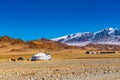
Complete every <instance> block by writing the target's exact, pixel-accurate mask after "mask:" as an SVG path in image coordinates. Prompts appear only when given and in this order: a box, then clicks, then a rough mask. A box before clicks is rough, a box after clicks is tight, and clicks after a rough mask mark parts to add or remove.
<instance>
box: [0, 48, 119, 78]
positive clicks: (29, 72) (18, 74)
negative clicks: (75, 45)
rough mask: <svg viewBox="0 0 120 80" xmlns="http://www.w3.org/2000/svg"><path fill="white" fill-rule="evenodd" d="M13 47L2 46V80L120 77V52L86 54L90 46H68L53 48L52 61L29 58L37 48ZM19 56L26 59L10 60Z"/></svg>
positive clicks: (0, 69)
mask: <svg viewBox="0 0 120 80" xmlns="http://www.w3.org/2000/svg"><path fill="white" fill-rule="evenodd" d="M13 47H14V46H13ZM11 48H12V47H10V48H2V49H1V50H0V80H120V53H117V54H85V51H86V50H82V49H71V50H69V49H68V50H60V51H49V52H50V54H51V57H52V60H50V61H27V60H26V59H29V60H30V59H31V57H32V55H33V54H36V53H37V52H38V50H37V49H28V50H26V51H19V50H18V51H14V50H13V51H11ZM14 48H19V46H18V47H14ZM42 51H44V50H42ZM18 57H23V58H24V59H25V60H23V61H15V62H12V61H11V60H10V59H11V58H14V59H17V58H18Z"/></svg>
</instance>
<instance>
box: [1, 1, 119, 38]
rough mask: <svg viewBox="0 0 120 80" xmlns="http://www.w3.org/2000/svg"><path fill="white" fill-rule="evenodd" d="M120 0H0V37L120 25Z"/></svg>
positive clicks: (57, 33) (38, 35)
mask: <svg viewBox="0 0 120 80" xmlns="http://www.w3.org/2000/svg"><path fill="white" fill-rule="evenodd" d="M119 4H120V1H119V0H1V1H0V36H3V35H8V36H10V37H14V38H22V39H23V40H33V39H39V38H41V37H46V38H48V39H51V38H55V37H59V36H64V35H67V34H71V33H77V32H88V31H90V32H95V31H98V30H100V29H102V28H108V27H113V28H114V27H115V28H116V27H117V28H120V5H119Z"/></svg>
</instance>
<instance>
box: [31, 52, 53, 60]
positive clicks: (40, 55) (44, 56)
mask: <svg viewBox="0 0 120 80" xmlns="http://www.w3.org/2000/svg"><path fill="white" fill-rule="evenodd" d="M38 60H51V56H50V54H49V53H38V54H35V55H33V56H32V61H38Z"/></svg>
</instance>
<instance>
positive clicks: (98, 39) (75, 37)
mask: <svg viewBox="0 0 120 80" xmlns="http://www.w3.org/2000/svg"><path fill="white" fill-rule="evenodd" d="M52 40H54V41H59V42H62V43H65V44H68V45H76V46H85V45H88V44H90V43H92V44H111V45H120V29H118V28H105V29H102V30H100V31H98V32H80V33H76V34H70V35H66V36H62V37H58V38H54V39H52Z"/></svg>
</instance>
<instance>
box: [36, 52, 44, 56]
mask: <svg viewBox="0 0 120 80" xmlns="http://www.w3.org/2000/svg"><path fill="white" fill-rule="evenodd" d="M45 55H46V53H37V54H35V55H34V56H45Z"/></svg>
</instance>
